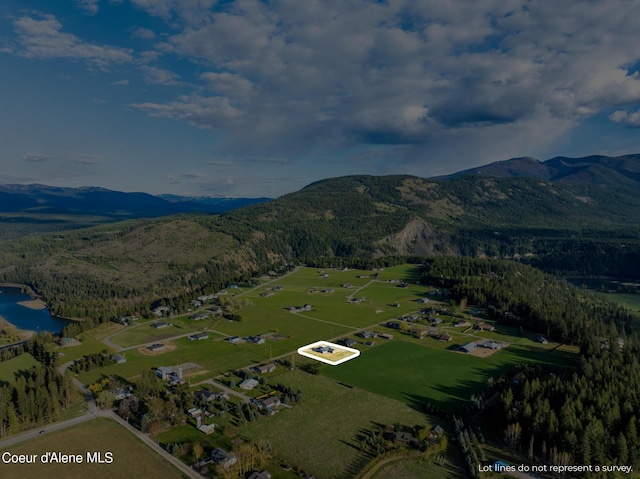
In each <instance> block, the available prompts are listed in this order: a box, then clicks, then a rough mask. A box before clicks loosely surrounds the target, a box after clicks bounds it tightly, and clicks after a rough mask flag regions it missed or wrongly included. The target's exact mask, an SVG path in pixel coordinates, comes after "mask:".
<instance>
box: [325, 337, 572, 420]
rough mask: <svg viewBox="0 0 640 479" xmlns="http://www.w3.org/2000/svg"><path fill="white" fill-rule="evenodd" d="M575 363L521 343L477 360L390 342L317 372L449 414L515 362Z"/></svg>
mask: <svg viewBox="0 0 640 479" xmlns="http://www.w3.org/2000/svg"><path fill="white" fill-rule="evenodd" d="M576 359H577V358H576V356H575V355H573V354H571V353H566V352H557V351H547V350H544V349H541V348H537V347H533V346H524V345H512V346H510V347H508V348H507V349H505V350H502V351H499V352H497V353H495V354H494V355H493V356H491V357H489V358H477V357H473V356H467V355H465V354H462V353H457V352H453V351H447V350H442V349H433V348H430V347H426V346H421V345H419V344H414V343H410V342H406V341H397V340H394V341H391V342H388V343H384V344H381V345H380V346H377V347H375V348H372V349H370V350H369V351H364V352H363V353H362V354H361V355H360V357H358V358H356V359H354V360H352V361H347V362H346V363H344V364H341V365H338V366H332V367H331V366H328V367H324V368H323V369H322V374H324V375H325V376H327V377H328V378H331V379H334V380H336V381H341V382H345V383H347V384H352V385H354V386H358V387H361V388H363V389H366V390H368V391H371V392H373V393H376V394H381V395H383V396H387V397H390V398H393V399H397V400H399V401H402V402H404V403H405V404H408V405H410V406H412V407H414V408H416V409H420V408H421V406H422V404H424V403H425V402H429V403H430V404H432V405H435V406H438V407H440V408H441V409H443V410H445V411H454V410H455V409H456V408H457V407H458V406H460V405H462V404H463V403H464V401H467V400H468V399H469V398H470V397H471V395H472V394H473V393H474V392H477V391H478V390H480V389H481V388H482V387H483V386H485V385H486V382H487V379H488V378H490V377H496V378H497V377H499V376H501V375H503V374H504V373H506V372H507V371H509V370H510V369H511V368H513V367H514V366H515V365H516V364H518V363H520V362H530V363H540V364H549V365H553V366H556V367H565V366H566V365H568V364H572V363H575V361H576Z"/></svg>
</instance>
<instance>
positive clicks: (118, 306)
mask: <svg viewBox="0 0 640 479" xmlns="http://www.w3.org/2000/svg"><path fill="white" fill-rule="evenodd" d="M598 158H600V159H598ZM637 165H638V157H636V156H629V157H621V158H603V157H589V158H587V159H579V160H578V159H573V160H571V159H554V160H553V161H552V160H550V161H549V162H544V163H540V162H537V161H536V160H531V159H515V160H509V161H506V162H501V163H498V164H497V165H496V164H493V165H488V166H486V167H482V168H480V169H475V170H469V171H468V172H461V173H460V174H459V175H458V176H457V177H448V178H439V179H425V178H418V177H414V176H407V175H394V176H346V177H341V178H331V179H326V180H322V181H318V182H315V183H312V184H310V185H308V186H306V187H304V188H303V189H301V190H300V191H297V192H294V193H290V194H287V195H284V196H282V197H280V198H278V199H275V200H273V201H267V202H262V203H258V204H254V205H250V206H247V207H244V208H238V209H234V210H232V211H228V212H226V213H223V214H221V215H212V214H209V213H204V214H203V213H196V212H191V213H189V214H178V215H169V216H160V217H155V218H146V219H129V220H128V221H119V222H114V217H110V219H109V221H110V222H107V224H101V225H99V226H94V227H91V228H84V229H76V230H71V231H62V230H63V229H65V227H67V225H66V224H63V225H62V227H61V225H60V224H59V223H55V222H54V221H53V220H54V219H55V218H56V216H55V215H49V218H48V219H47V218H46V215H42V218H40V221H42V222H43V224H44V225H45V226H47V227H48V228H49V230H48V231H49V232H46V233H41V234H33V233H34V230H33V229H31V230H29V233H31V234H30V235H27V236H21V237H20V238H18V239H16V240H5V241H3V242H2V243H0V244H2V248H0V282H1V281H7V282H14V283H24V284H29V285H31V286H32V287H33V288H34V289H35V290H37V291H38V292H39V293H41V294H42V295H43V298H44V299H45V301H47V302H48V303H49V305H50V306H51V308H52V311H53V312H55V313H58V314H61V315H64V316H72V317H94V318H105V315H106V318H107V319H108V317H110V316H111V315H113V314H128V313H130V312H136V311H138V312H141V313H142V314H144V311H148V308H149V307H150V306H151V305H152V304H157V302H158V301H172V302H176V301H183V302H185V301H186V303H185V304H188V299H189V298H192V297H193V295H194V294H195V295H197V294H205V293H208V292H210V290H211V289H215V287H222V286H224V285H225V284H227V283H228V282H230V281H242V280H246V279H247V278H249V277H251V276H253V275H255V274H260V273H263V272H266V271H268V270H269V269H272V268H275V267H277V266H278V265H283V264H284V263H287V262H304V263H307V264H318V265H322V264H327V265H328V264H352V265H353V264H357V265H359V266H364V267H366V266H371V265H372V264H374V263H376V262H378V263H380V264H384V262H385V261H387V259H385V258H393V257H403V258H406V257H407V256H430V255H436V254H449V255H464V256H471V257H484V256H490V257H499V258H517V259H519V260H521V261H527V262H529V263H531V264H534V265H536V266H538V267H541V268H544V269H546V270H549V271H553V272H561V273H566V274H582V275H586V274H595V275H618V276H627V277H635V275H636V274H637V271H639V270H640V234H639V233H640V231H639V230H640V228H639V225H640V195H639V194H638V187H637V184H636V181H635V180H634V179H633V173H634V171H637V170H638V169H639V168H637ZM483 169H484V170H483ZM479 170H481V171H482V170H483V171H484V173H481V172H479ZM488 171H494V172H495V173H494V175H493V176H489V175H488V174H487V172H488ZM529 171H533V172H534V173H529V174H527V176H526V177H524V176H523V175H524V174H525V172H529ZM594 172H596V173H598V174H597V175H596V174H594ZM620 177H622V178H624V179H625V180H624V181H618V179H619V178H620ZM585 178H586V179H587V180H588V181H586V180H585ZM570 180H572V181H570ZM605 180H607V181H605ZM14 188H15V189H16V190H19V188H17V187H14ZM23 188H24V190H25V191H27V192H28V191H29V190H30V189H32V188H33V187H23ZM43 191H44V192H46V195H45V193H44V192H43ZM2 193H3V194H4V195H5V196H4V197H3V198H2V200H0V201H2V204H3V205H7V204H8V203H7V202H8V200H7V198H15V199H16V201H17V199H24V198H25V197H28V196H29V195H27V194H17V193H14V194H15V195H16V196H13V197H11V196H9V195H11V194H12V193H11V192H7V188H5V189H3V190H2ZM38 195H41V196H38ZM119 195H120V196H119ZM38 197H45V198H47V199H48V202H47V203H46V207H47V208H53V205H55V204H56V201H59V202H61V203H63V204H70V203H73V202H76V203H79V202H81V201H82V199H81V198H84V201H85V202H87V203H89V202H93V204H94V205H97V206H93V208H94V210H93V211H99V206H100V205H102V207H103V208H104V210H103V211H106V210H108V211H110V212H118V211H119V208H120V207H123V206H127V205H125V204H124V203H126V201H127V200H131V201H133V200H139V201H140V203H138V204H139V205H146V206H145V208H148V209H149V210H153V208H155V207H156V206H157V205H164V206H167V205H169V206H174V207H175V205H178V207H183V206H184V204H183V202H182V200H180V198H171V197H170V198H156V197H152V196H150V195H144V194H131V193H120V194H118V193H117V192H105V190H101V189H94V188H86V189H75V190H72V191H70V190H68V189H56V188H51V187H40V192H39V193H38V194H37V195H36V194H34V195H32V197H31V198H30V199H29V201H31V203H29V202H27V201H26V200H24V203H22V204H19V203H16V204H14V208H15V209H18V208H19V207H22V208H33V209H31V210H29V211H34V209H35V210H37V206H33V205H34V204H38V202H37V199H38ZM69 197H70V198H69ZM114 198H116V199H118V201H119V202H118V201H116V200H115V199H114ZM107 200H109V201H107ZM169 200H172V201H173V202H172V201H169ZM12 201H13V200H12ZM212 201H213V200H212ZM187 204H192V203H190V200H187ZM15 205H17V206H15ZM128 206H129V207H131V205H128ZM143 209H144V208H142V207H139V210H138V211H142V210H143ZM25 211H26V210H25ZM67 211H69V210H67ZM16 214H23V213H21V212H18V213H16ZM31 214H33V213H31ZM2 216H4V217H7V218H11V217H12V216H11V213H4V214H3V215H2ZM76 216H77V215H76ZM60 221H62V220H60ZM103 223H105V221H103ZM4 226H5V231H6V232H10V233H11V234H15V232H16V230H17V228H16V223H11V222H7V223H5V224H4ZM77 226H78V224H75V227H77ZM67 229H69V228H68V227H67ZM0 231H1V230H0Z"/></svg>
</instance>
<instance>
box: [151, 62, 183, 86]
mask: <svg viewBox="0 0 640 479" xmlns="http://www.w3.org/2000/svg"><path fill="white" fill-rule="evenodd" d="M141 68H142V73H143V74H144V78H145V80H146V81H147V82H148V83H151V84H153V85H164V86H181V85H184V83H183V82H182V81H180V75H178V74H177V73H173V72H171V71H169V70H164V69H162V68H158V67H152V66H148V65H143V66H142V67H141Z"/></svg>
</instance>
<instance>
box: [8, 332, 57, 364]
mask: <svg viewBox="0 0 640 479" xmlns="http://www.w3.org/2000/svg"><path fill="white" fill-rule="evenodd" d="M53 340H54V337H53V335H52V334H51V333H49V332H46V331H43V332H41V333H39V334H36V335H34V336H32V337H31V339H29V340H27V341H24V342H22V343H20V344H17V345H15V346H10V347H6V348H4V349H3V350H2V352H0V362H2V361H8V360H10V359H13V358H15V357H17V356H20V355H21V354H24V353H30V354H31V355H32V356H33V357H34V358H35V359H36V360H37V361H39V362H41V363H42V364H44V365H45V366H53V367H57V365H58V355H57V353H55V352H54V351H53Z"/></svg>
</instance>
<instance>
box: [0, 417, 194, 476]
mask: <svg viewBox="0 0 640 479" xmlns="http://www.w3.org/2000/svg"><path fill="white" fill-rule="evenodd" d="M10 451H11V453H13V454H38V455H41V454H43V453H44V452H47V451H59V452H62V453H64V454H82V455H83V457H84V459H85V461H86V453H87V451H91V452H94V451H100V452H102V453H104V452H107V451H111V453H112V454H113V463H111V464H88V463H86V462H83V463H82V464H55V463H54V464H42V463H41V462H39V461H38V462H36V463H35V464H0V471H1V474H2V477H15V478H20V479H41V478H43V477H52V478H53V477H55V478H58V477H64V478H65V479H86V478H87V477H90V478H91V479H114V478H121V477H135V478H141V479H146V478H148V479H157V478H163V479H165V478H166V479H170V478H180V477H183V476H182V474H181V473H179V472H178V471H177V470H176V469H175V468H174V467H173V466H171V465H170V464H169V463H167V462H165V461H164V460H163V459H162V458H161V457H160V456H159V455H157V454H156V453H155V452H154V451H152V450H151V449H150V448H149V447H148V446H146V445H145V444H143V443H142V442H141V441H140V440H139V439H137V438H136V437H135V436H134V435H133V434H131V433H130V432H129V431H127V430H126V429H124V428H123V427H122V426H120V425H119V424H117V423H116V422H113V421H112V420H110V419H106V418H102V419H95V420H93V421H90V422H86V423H83V424H80V425H78V426H74V427H71V428H69V429H64V430H62V431H56V432H52V433H50V434H46V435H43V436H40V437H37V438H35V439H31V440H29V441H28V442H26V443H21V444H18V445H16V446H13V447H11V449H10Z"/></svg>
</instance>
